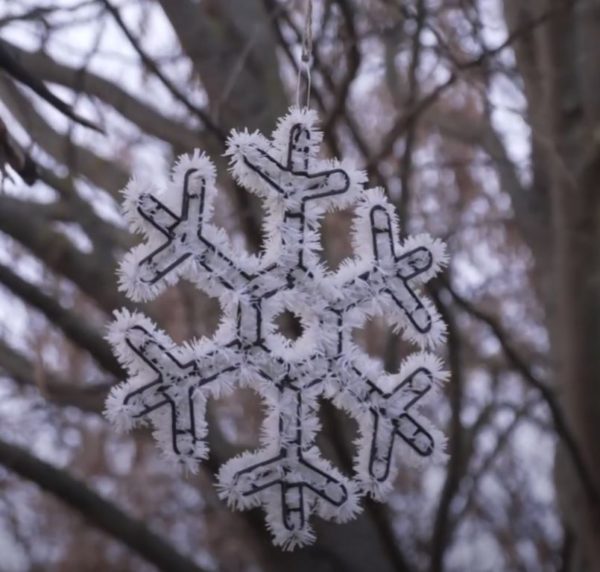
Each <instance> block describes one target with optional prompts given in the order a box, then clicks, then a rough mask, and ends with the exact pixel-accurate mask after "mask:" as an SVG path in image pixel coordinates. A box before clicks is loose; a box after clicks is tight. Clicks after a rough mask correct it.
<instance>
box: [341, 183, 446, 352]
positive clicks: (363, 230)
mask: <svg viewBox="0 0 600 572" xmlns="http://www.w3.org/2000/svg"><path fill="white" fill-rule="evenodd" d="M397 237H398V228H397V217H396V214H395V211H394V209H393V207H392V206H391V205H390V204H389V202H388V201H387V198H386V197H385V194H384V193H383V192H382V191H381V190H380V189H371V190H370V191H368V192H367V193H365V199H364V200H363V201H362V203H361V205H360V206H359V208H358V209H357V216H356V218H355V221H354V226H353V245H354V248H355V250H356V252H357V254H359V257H360V258H359V262H358V263H355V264H354V265H353V264H348V265H346V267H345V268H343V269H342V270H341V271H340V272H339V275H338V280H339V281H340V283H341V284H340V288H341V289H342V288H343V289H345V293H346V296H345V298H344V300H343V302H345V303H346V307H351V306H365V308H366V310H367V311H368V312H370V313H375V312H380V313H382V314H384V315H388V316H389V317H390V318H391V321H392V323H394V324H395V326H396V328H395V329H396V330H398V331H401V330H404V331H405V332H406V337H407V338H408V339H409V340H411V341H414V342H416V343H417V344H419V345H421V346H422V347H423V346H433V345H436V344H437V343H439V342H440V341H441V340H442V339H443V337H444V335H445V327H444V324H443V322H442V321H441V319H440V317H439V314H438V312H437V310H436V309H435V307H434V306H433V304H432V303H431V302H430V301H429V300H428V298H427V297H426V296H424V295H423V294H422V293H421V292H420V291H419V289H418V287H419V286H420V285H421V284H423V283H425V282H427V281H428V280H430V279H431V278H432V277H433V276H435V275H436V274H437V273H438V272H440V270H441V269H442V267H443V266H444V265H445V263H446V253H445V248H444V245H443V243H441V242H440V241H438V240H434V239H432V238H431V237H429V236H428V235H419V236H417V237H414V238H409V239H407V240H406V241H405V242H404V243H402V244H400V243H399V242H398V238H397Z"/></svg>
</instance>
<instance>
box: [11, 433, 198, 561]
mask: <svg viewBox="0 0 600 572" xmlns="http://www.w3.org/2000/svg"><path fill="white" fill-rule="evenodd" d="M0 464H2V465H3V466H4V467H6V468H7V469H9V470H11V471H13V472H15V473H17V474H18V475H20V476H21V477H23V478H25V479H27V480H29V481H32V482H33V483H35V484H37V485H38V486H39V487H40V488H41V489H42V490H44V491H46V492H48V493H50V494H52V495H54V496H55V497H57V498H58V499H59V500H61V501H63V502H64V503H65V504H67V505H68V506H70V507H71V508H73V509H74V510H76V511H78V512H79V513H81V515H82V516H83V517H85V518H86V519H87V520H88V521H89V522H90V523H92V524H93V525H94V526H96V527H98V528H99V529H101V530H103V531H104V532H106V533H108V534H110V535H111V536H112V537H113V538H115V539H116V540H119V541H120V542H123V543H124V544H126V545H127V546H128V547H129V548H131V549H132V550H134V551H135V552H137V553H138V554H139V555H140V556H141V557H142V558H144V559H146V560H147V561H148V562H150V563H152V564H154V565H155V566H157V567H158V568H159V570H169V571H172V572H202V569H201V568H200V567H199V566H197V565H196V564H195V563H194V562H193V561H192V560H190V559H189V558H187V557H186V556H183V555H182V554H180V553H179V552H178V551H177V550H176V549H175V548H174V547H173V546H172V545H170V544H169V543H168V542H167V541H165V540H164V539H163V538H162V537H161V536H158V535H157V534H155V533H154V532H152V531H151V530H150V529H149V528H148V527H147V526H146V525H145V524H144V523H142V522H141V521H139V520H134V519H133V518H131V517H130V516H128V515H127V514H126V513H124V512H123V511H122V510H121V509H120V508H118V507H117V506H115V505H114V504H112V503H110V502H109V501H107V500H106V499H104V498H103V497H101V496H100V495H99V494H98V493H96V492H95V491H93V490H92V489H90V488H88V487H87V486H85V485H84V484H83V482H81V481H79V480H77V479H75V478H74V477H72V476H71V475H69V474H68V473H67V472H66V471H64V470H61V469H58V468H56V467H54V466H52V465H50V464H49V463H46V462H45V461H42V460H40V459H38V458H36V457H34V456H33V455H32V454H31V453H29V452H28V451H26V450H25V449H22V448H21V447H17V446H16V445H13V444H11V443H8V442H6V441H2V440H0Z"/></svg>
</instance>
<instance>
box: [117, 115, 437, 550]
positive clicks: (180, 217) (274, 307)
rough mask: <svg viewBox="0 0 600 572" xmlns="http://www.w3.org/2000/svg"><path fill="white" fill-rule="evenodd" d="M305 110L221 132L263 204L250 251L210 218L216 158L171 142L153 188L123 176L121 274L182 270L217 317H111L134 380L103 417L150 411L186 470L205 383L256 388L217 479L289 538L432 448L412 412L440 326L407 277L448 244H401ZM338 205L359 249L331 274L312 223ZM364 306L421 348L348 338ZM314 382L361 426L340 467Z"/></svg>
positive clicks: (168, 451) (202, 426)
mask: <svg viewBox="0 0 600 572" xmlns="http://www.w3.org/2000/svg"><path fill="white" fill-rule="evenodd" d="M316 122H317V117H316V114H315V113H314V112H313V111H309V110H298V109H292V110H291V111H290V112H289V113H288V115H287V116H286V117H284V118H283V119H282V120H281V121H280V122H279V124H278V126H277V128H276V129H275V132H274V134H273V137H272V139H271V140H268V139H266V138H265V137H263V136H262V135H260V134H259V133H248V132H246V131H245V132H241V133H237V132H234V133H233V134H232V135H231V137H230V138H229V140H228V145H227V153H226V155H227V156H228V157H229V159H230V162H231V172H232V174H233V176H234V177H235V179H236V180H237V181H238V182H239V184H240V185H242V186H243V187H245V188H246V189H248V190H249V191H250V192H253V193H256V194H257V195H258V196H259V197H261V198H262V199H263V201H264V205H265V209H266V219H265V220H266V222H265V232H266V236H267V239H266V248H265V251H264V252H263V253H262V254H261V255H260V256H250V255H247V254H246V253H244V252H239V251H238V250H236V249H234V248H233V246H232V244H231V243H230V241H229V239H228V237H227V235H226V234H225V233H224V232H223V230H222V229H219V228H217V227H215V226H214V225H213V224H212V222H211V218H212V203H213V200H214V198H215V194H216V189H215V186H214V184H215V170H214V167H213V165H212V163H211V162H210V160H209V159H208V158H207V157H206V156H204V155H202V154H199V153H198V152H195V153H194V154H193V155H192V156H183V157H181V158H180V159H179V161H178V163H177V164H176V166H175V168H174V169H173V175H172V178H171V182H170V183H169V185H168V187H167V189H166V192H164V193H163V194H161V195H160V196H158V195H157V194H155V193H152V192H151V191H149V190H148V189H147V188H145V187H144V186H143V185H141V183H139V182H137V181H135V180H134V181H132V182H131V183H130V185H129V186H128V187H127V188H126V189H125V214H126V216H127V218H128V220H129V223H130V225H131V228H132V230H134V231H136V232H141V233H142V234H143V235H144V236H145V238H146V241H145V242H144V243H143V244H142V245H140V246H138V247H136V248H134V249H133V250H132V251H131V252H130V253H129V254H128V255H127V256H126V257H125V259H124V261H123V263H122V265H121V268H120V285H121V288H122V289H123V290H124V291H125V292H126V293H127V295H128V296H129V297H130V298H131V299H132V300H136V301H139V300H150V299H152V298H155V297H156V296H157V295H158V294H159V293H160V292H161V291H162V290H163V289H164V288H165V287H167V286H168V285H170V284H174V283H175V282H176V281H177V280H179V279H180V278H186V279H188V280H190V281H192V282H194V283H195V284H196V285H197V286H198V287H199V288H201V289H202V290H204V291H205V292H207V293H208V294H209V295H212V296H216V297H218V298H219V301H220V304H221V307H222V311H223V318H222V321H221V325H220V327H219V328H218V330H217V332H216V333H215V335H214V336H213V337H212V338H211V339H205V338H203V339H201V340H200V341H194V342H192V343H190V344H186V345H183V346H177V345H176V344H174V343H173V341H172V340H171V339H169V337H168V336H167V335H166V334H165V333H164V332H161V331H160V330H158V329H157V327H156V326H155V325H154V324H153V323H152V322H151V321H150V320H148V319H147V318H146V317H144V316H143V315H141V314H137V313H134V314H131V313H129V312H127V311H122V312H120V313H117V315H116V320H115V321H114V323H113V324H112V326H111V327H110V332H109V340H110V342H111V343H112V345H113V346H114V348H115V352H116V354H117V356H118V357H119V359H120V361H121V363H122V364H123V366H124V367H125V368H126V369H127V372H128V374H129V379H128V380H127V381H126V382H125V383H122V384H121V385H118V386H116V387H115V388H114V389H113V390H112V392H111V394H110V396H109V398H108V400H107V403H106V414H107V416H108V418H109V419H110V420H111V421H113V422H114V423H115V424H116V425H117V426H118V427H120V428H121V429H123V430H128V429H130V428H132V427H134V426H135V425H138V424H141V423H151V424H152V426H153V427H154V430H155V436H156V439H157V441H158V444H159V446H160V448H161V449H162V451H163V452H164V453H165V455H167V456H168V457H170V458H173V459H175V460H177V461H178V462H179V463H181V464H183V465H184V466H185V467H187V468H188V469H190V470H195V469H196V467H197V465H198V463H199V462H200V461H201V460H202V459H203V458H205V456H206V455H207V447H206V443H205V437H206V431H207V427H206V422H205V409H206V401H207V399H208V397H209V396H211V395H213V396H214V395H219V394H221V393H223V392H226V391H229V390H230V389H232V388H233V387H234V386H236V385H245V386H249V387H252V388H253V389H254V390H256V391H257V392H258V393H259V394H260V395H261V397H262V398H263V400H264V401H265V403H266V405H267V410H268V414H267V416H266V419H265V421H264V425H263V430H262V438H261V443H262V448H261V449H260V450H258V451H255V452H247V453H244V454H243V455H241V456H240V457H238V458H235V459H232V460H230V461H229V462H227V463H225V464H224V465H223V466H222V468H221V470H220V472H219V489H220V492H221V495H222V497H223V498H225V499H227V501H228V503H229V504H230V505H231V506H232V507H234V508H238V509H246V508H250V507H255V506H262V507H263V508H264V510H265V511H266V518H267V525H268V527H269V529H270V530H271V532H272V534H273V537H274V541H275V542H276V543H277V544H280V545H282V546H283V547H284V548H287V549H292V548H294V547H296V546H301V545H303V544H307V543H310V542H312V541H313V540H314V533H313V530H312V528H311V525H310V522H309V516H310V514H311V513H316V514H317V515H319V516H321V517H323V518H325V519H331V520H335V521H339V522H343V521H346V520H349V519H351V518H353V517H354V516H355V515H356V514H357V513H358V512H359V511H360V504H359V501H360V497H361V495H363V494H365V493H369V494H371V495H373V496H374V497H376V498H378V499H382V498H384V496H385V494H386V493H388V492H389V491H390V490H391V488H392V483H393V481H394V477H395V475H396V473H397V471H398V459H399V458H400V457H402V459H403V460H406V461H408V462H410V463H413V464H415V463H419V462H431V461H434V460H436V459H440V458H442V457H443V456H444V453H443V449H444V438H443V435H441V433H440V432H439V431H438V430H437V429H436V428H435V427H433V426H432V425H431V423H429V421H428V420H427V419H426V418H424V417H423V416H422V415H421V414H420V413H419V411H418V409H419V407H420V406H422V405H423V404H424V403H425V402H426V401H427V400H428V399H429V398H430V397H431V395H432V394H433V393H434V391H435V390H436V389H437V387H438V386H439V384H440V382H442V381H443V380H444V379H445V376H446V374H445V372H444V371H443V369H442V365H441V363H440V361H439V360H438V359H437V358H436V357H434V356H433V355H431V354H429V353H427V352H426V351H424V350H426V349H428V348H431V347H433V346H435V345H436V344H438V343H439V342H441V341H442V340H443V337H444V332H445V330H444V325H443V324H442V322H441V321H440V318H439V316H438V314H437V312H436V310H435V308H434V306H433V305H432V304H431V302H430V301H429V300H427V298H425V297H424V296H423V295H422V294H421V293H420V291H419V286H420V285H422V284H423V283H424V282H426V281H427V280H429V279H430V278H431V277H433V276H434V275H435V274H436V273H437V272H439V270H440V268H441V267H442V266H443V265H444V264H445V262H446V255H445V247H444V245H443V244H442V243H441V242H439V241H437V240H433V239H432V238H430V237H429V236H426V235H421V236H417V237H412V238H409V239H407V240H406V241H404V242H403V243H400V242H399V241H398V228H397V219H396V214H395V211H394V209H393V208H392V206H391V205H390V204H389V203H388V201H387V199H386V196H385V194H384V193H383V192H382V191H381V190H380V189H371V190H364V189H363V183H364V182H365V176H364V174H363V173H362V172H360V171H357V170H356V169H354V168H353V167H352V166H351V165H350V164H347V163H345V162H337V161H324V160H321V159H319V158H318V156H317V155H318V151H319V146H320V141H321V133H320V132H319V131H318V129H317V127H316ZM348 206H353V207H354V208H355V213H356V216H355V220H354V226H353V231H352V240H353V247H354V251H355V256H354V258H353V259H351V260H347V261H345V262H344V263H343V264H342V266H341V267H340V268H339V270H338V271H337V272H329V271H327V270H326V269H325V268H324V267H323V266H322V265H321V263H320V262H319V253H318V251H319V250H320V234H319V224H320V220H321V218H322V216H323V215H324V213H325V212H326V211H327V210H330V209H334V208H344V207H348ZM285 311H289V312H292V313H293V314H295V315H296V316H297V317H298V318H299V319H300V321H301V324H302V334H301V335H300V337H299V338H298V339H296V340H295V341H291V340H288V339H286V338H284V337H283V336H282V335H281V334H280V333H279V332H278V330H277V328H276V326H275V320H276V318H277V317H278V316H279V315H280V314H281V313H283V312H285ZM376 314H380V315H383V317H384V318H385V320H386V321H387V322H388V323H390V324H391V325H392V326H393V327H394V328H395V329H396V330H397V331H401V332H402V333H403V335H404V336H405V337H406V338H407V339H409V340H411V341H412V342H414V343H415V344H416V345H417V346H419V347H420V351H418V352H416V353H414V354H413V355H411V356H409V357H408V358H407V359H406V360H405V362H404V363H403V364H402V366H401V368H400V371H399V372H398V373H397V374H393V375H390V374H386V373H385V372H384V370H383V368H382V365H381V364H380V363H379V362H377V361H375V360H373V359H371V358H369V357H368V356H367V355H366V354H365V353H364V352H362V351H361V350H360V349H359V348H358V347H357V346H356V345H355V344H354V343H353V341H352V337H351V332H352V330H353V329H354V328H357V327H361V326H362V325H363V324H364V323H365V322H366V321H367V319H369V317H371V316H373V315H376ZM322 396H324V397H328V398H331V399H332V400H333V402H334V404H335V405H336V406H338V407H340V408H342V409H344V410H345V411H347V412H348V413H349V414H350V415H351V416H352V417H353V418H355V419H356V421H357V423H358V426H359V439H358V443H357V454H356V458H355V459H354V468H355V475H354V476H353V477H352V478H350V477H347V476H345V475H343V474H342V473H341V472H340V471H338V470H337V469H336V468H334V467H333V466H332V465H331V464H330V463H329V462H327V461H326V460H325V459H323V458H322V457H321V454H320V452H319V450H318V448H317V447H316V445H315V437H316V434H317V432H318V431H319V430H320V427H319V422H318V416H317V410H318V400H319V398H320V397H322Z"/></svg>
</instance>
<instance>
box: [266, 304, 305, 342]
mask: <svg viewBox="0 0 600 572" xmlns="http://www.w3.org/2000/svg"><path fill="white" fill-rule="evenodd" d="M273 323H274V325H275V327H276V328H277V329H276V330H275V331H276V332H277V333H279V334H281V335H282V336H283V337H284V338H287V339H288V340H290V342H295V341H296V340H297V339H298V338H299V337H300V336H301V335H302V332H303V331H304V328H303V327H302V320H301V319H300V318H299V317H298V316H296V314H294V313H292V312H290V311H289V310H284V311H283V312H281V314H279V316H276V318H275V320H274V321H273Z"/></svg>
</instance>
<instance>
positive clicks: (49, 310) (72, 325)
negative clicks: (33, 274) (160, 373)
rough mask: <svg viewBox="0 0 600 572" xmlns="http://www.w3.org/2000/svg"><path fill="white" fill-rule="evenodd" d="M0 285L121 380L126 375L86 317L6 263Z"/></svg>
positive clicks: (1, 266)
mask: <svg viewBox="0 0 600 572" xmlns="http://www.w3.org/2000/svg"><path fill="white" fill-rule="evenodd" d="M0 283H2V284H3V285H4V286H6V287H7V288H9V289H10V290H11V291H12V292H13V293H14V294H15V295H16V296H18V297H19V298H21V299H22V300H23V301H24V302H26V303H28V304H30V305H31V306H33V307H35V308H36V309H37V310H39V311H40V312H42V314H44V316H46V318H47V319H48V320H49V321H50V323H51V324H52V325H53V326H56V327H57V328H59V329H61V330H62V331H63V333H64V334H65V336H67V338H69V339H70V340H71V341H72V342H73V343H74V344H75V345H76V346H77V347H80V348H83V349H84V350H87V351H88V352H89V353H90V355H91V356H92V357H93V358H94V359H95V360H96V361H97V362H98V363H99V364H100V365H101V366H102V367H103V368H104V369H106V370H107V371H109V372H111V373H113V374H114V375H115V376H117V377H118V378H119V377H123V376H124V373H123V370H122V369H121V366H120V365H119V363H118V362H117V360H116V359H115V357H114V355H113V353H112V351H111V350H110V347H109V346H108V343H107V342H106V341H105V340H104V339H103V338H102V336H100V335H99V334H98V332H97V331H96V330H95V329H94V328H92V327H91V326H89V325H88V323H86V321H85V318H83V317H82V316H77V315H75V314H74V313H73V312H71V311H69V310H67V309H66V308H64V307H63V306H61V305H60V304H59V303H58V302H57V301H56V300H55V299H54V298H52V297H50V296H48V295H47V294H44V292H42V291H41V289H40V288H39V287H37V286H34V285H33V284H31V283H29V282H27V281H26V280H23V278H21V277H20V276H18V275H17V274H15V273H14V272H13V271H12V270H11V269H10V268H8V267H7V266H5V265H4V264H0Z"/></svg>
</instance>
